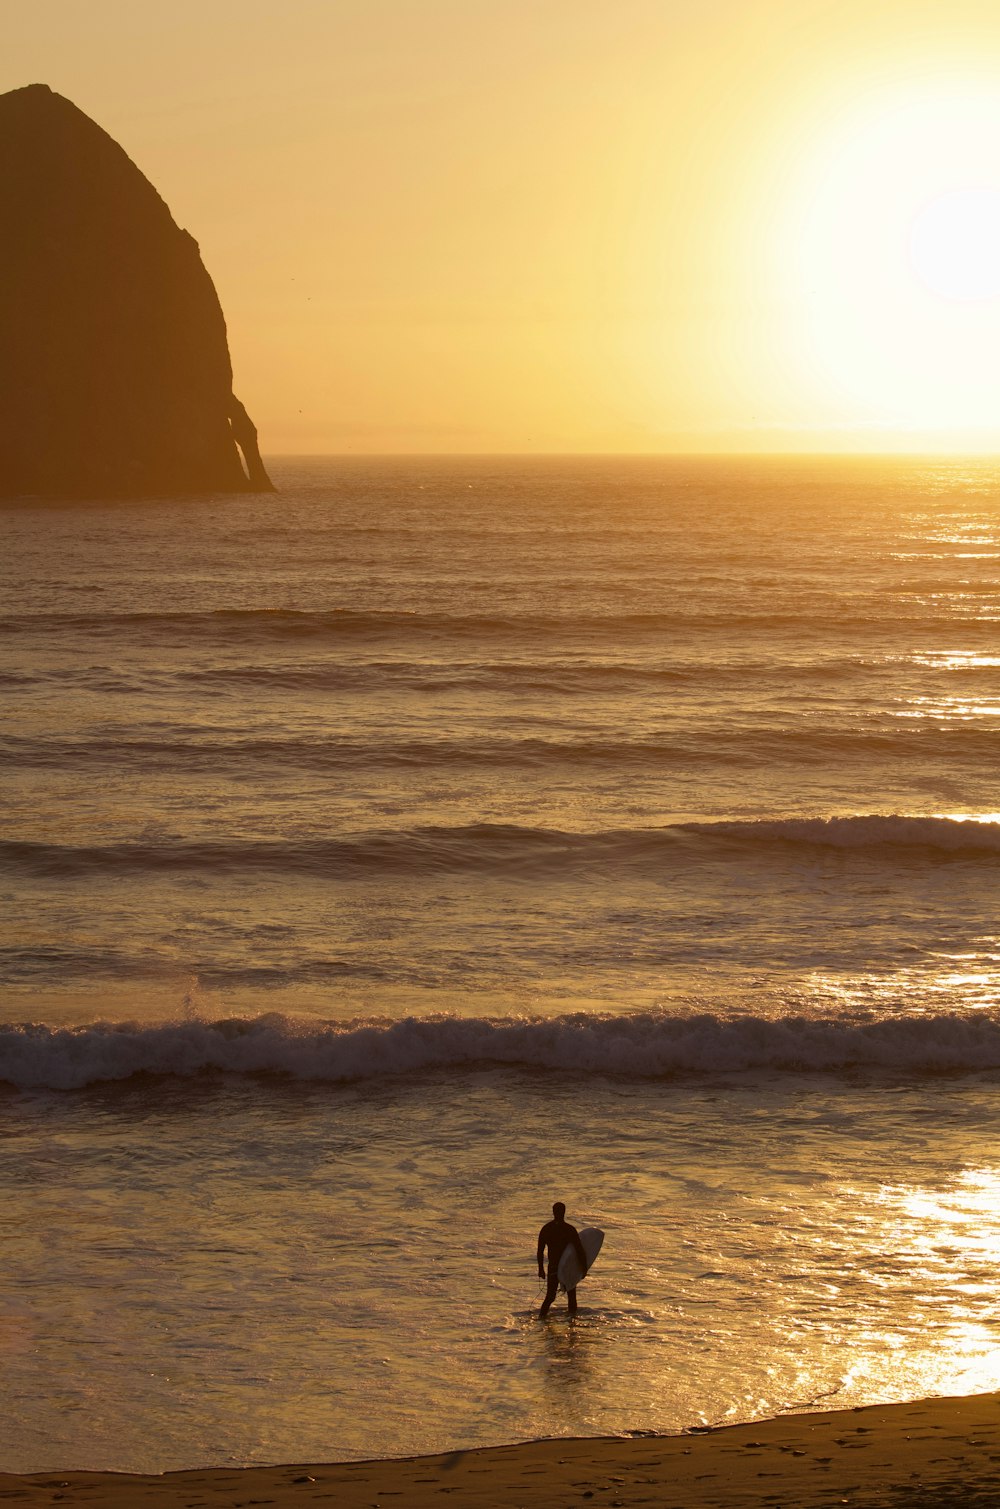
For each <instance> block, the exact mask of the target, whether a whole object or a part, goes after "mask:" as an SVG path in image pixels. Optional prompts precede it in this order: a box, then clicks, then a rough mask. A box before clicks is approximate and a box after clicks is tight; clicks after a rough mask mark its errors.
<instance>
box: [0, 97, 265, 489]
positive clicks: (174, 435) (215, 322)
mask: <svg viewBox="0 0 1000 1509" xmlns="http://www.w3.org/2000/svg"><path fill="white" fill-rule="evenodd" d="M0 224H2V225H3V236H2V239H0V356H2V374H0V496H2V497H16V496H19V495H22V494H42V495H47V496H70V497H149V496H164V495H170V494H176V493H201V492H264V491H273V488H272V486H271V482H270V479H269V478H268V475H267V472H266V471H265V469H264V465H263V463H262V461H261V459H260V452H259V451H258V449H257V432H256V430H255V429H254V426H253V423H252V421H251V420H250V417H249V415H248V414H247V412H246V410H245V408H244V407H243V405H242V404H241V403H240V401H239V399H238V398H236V397H235V395H234V393H233V370H232V363H231V362H230V359H229V343H228V341H227V338H226V322H225V319H224V317H223V314H222V308H221V306H220V304H219V299H218V295H217V294H216V292H215V286H214V284H213V283H212V280H211V278H210V277H209V275H208V273H207V272H206V270H205V267H204V265H203V263H202V260H201V254H200V252H199V250H198V243H197V242H196V241H195V240H194V238H193V237H192V236H190V235H189V234H188V232H187V231H185V230H181V228H180V227H179V226H178V225H176V224H175V222H174V220H173V217H172V216H171V214H170V211H169V209H168V208H167V206H166V205H165V204H164V202H163V200H162V199H161V198H160V196H159V194H158V193H157V192H156V190H155V189H154V188H153V185H152V184H151V183H150V182H149V180H148V179H147V178H145V177H144V176H143V174H142V173H141V172H140V171H139V169H138V168H137V167H136V165H135V163H134V162H132V160H131V158H129V157H128V156H126V154H125V152H123V151H122V149H121V147H119V146H118V144H117V142H115V141H113V140H112V139H111V137H110V136H108V134H107V132H105V131H102V130H101V128H100V126H98V125H96V124H95V123H94V122H93V121H92V120H90V118H89V117H88V116H86V115H84V114H83V112H82V111H81V110H78V109H77V107H76V106H75V105H74V104H72V103H71V102H70V101H69V100H67V99H64V98H63V97H62V96H61V95H59V94H55V93H53V91H52V90H51V89H49V88H48V87H47V86H46V85H44V84H31V85H29V86H28V87H27V88H25V89H14V90H11V92H10V93H9V94H3V95H0ZM241 454H242V460H241Z"/></svg>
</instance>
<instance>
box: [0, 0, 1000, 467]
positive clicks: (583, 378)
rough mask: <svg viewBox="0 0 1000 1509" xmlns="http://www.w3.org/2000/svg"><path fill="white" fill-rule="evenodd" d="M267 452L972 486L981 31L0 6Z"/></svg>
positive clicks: (989, 329) (14, 72) (984, 286)
mask: <svg viewBox="0 0 1000 1509" xmlns="http://www.w3.org/2000/svg"><path fill="white" fill-rule="evenodd" d="M36 82H41V83H47V84H49V85H51V87H52V88H53V89H56V90H58V91H59V92H60V93H62V94H65V95H67V96H68V97H69V98H70V99H72V100H74V101H75V103H76V104H77V105H79V106H80V108H81V109H83V110H84V111H86V113H87V114H88V115H91V116H92V117H93V118H94V119H95V120H96V121H98V122H99V124H101V125H102V126H103V127H104V128H105V129H106V130H107V131H109V132H110V134H111V135H112V136H114V137H115V138H116V140H118V141H119V142H120V143H121V144H122V146H123V147H124V148H125V150H126V151H127V152H128V153H129V155H130V156H131V157H132V158H133V159H134V161H135V162H137V163H138V165H139V166H140V168H142V170H143V172H145V173H146V175H147V177H149V178H150V179H151V180H152V181H153V183H154V184H155V185H156V187H157V188H158V189H159V191H160V193H161V194H162V195H163V197H164V198H165V199H166V201H167V203H168V204H169V205H170V207H171V209H172V211H173V213H174V217H175V219H176V220H177V221H178V222H179V223H180V224H181V225H183V226H185V227H186V228H187V229H188V230H190V231H191V232H192V234H193V235H194V236H195V238H196V239H197V240H198V242H199V243H200V245H201V248H202V254H203V256H204V259H205V262H206V265H207V266H208V269H209V271H210V272H211V274H212V276H213V278H214V279H215V283H216V286H217V288H218V290H219V295H220V298H221V300H222V304H223V308H224V310H225V312H226V316H227V320H228V324H229V333H230V346H231V349H232V354H233V362H234V366H235V369H236V390H237V392H238V393H239V394H240V396H241V397H242V398H243V400H244V402H245V403H246V404H247V407H248V408H249V409H250V412H251V413H252V415H253V416H254V418H255V420H256V422H257V425H258V427H259V429H260V432H261V442H262V447H263V449H264V450H265V453H270V454H276V453H280V452H286V453H287V452H298V453H303V452H314V453H315V452H326V451H351V452H382V451H395V452H411V451H430V452H435V451H471V452H477V451H512V452H519V451H558V452H573V451H598V452H613V451H784V450H806V451H858V450H904V451H917V452H921V451H923V452H926V451H947V450H952V451H954V450H959V451H962V450H994V449H1000V5H998V4H997V0H989V3H986V0H835V3H827V0H823V3H820V0H285V3H284V4H278V3H274V0H169V3H167V0H158V3H152V0H150V3H146V0H86V3H84V0H32V4H30V5H29V4H28V3H27V0H19V3H17V4H15V3H14V0H8V4H7V6H6V7H5V16H4V46H3V53H2V61H0V87H2V88H3V89H10V88H16V87H18V86H19V85H21V84H27V83H36Z"/></svg>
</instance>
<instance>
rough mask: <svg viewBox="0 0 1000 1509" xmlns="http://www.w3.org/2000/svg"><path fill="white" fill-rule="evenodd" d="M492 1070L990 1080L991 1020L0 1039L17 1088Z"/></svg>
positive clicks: (995, 1055)
mask: <svg viewBox="0 0 1000 1509" xmlns="http://www.w3.org/2000/svg"><path fill="white" fill-rule="evenodd" d="M498 1066H507V1067H517V1068H522V1069H529V1070H531V1069H547V1070H565V1071H570V1072H573V1073H575V1074H595V1075H598V1074H600V1075H613V1076H624V1077H627V1078H633V1079H656V1078H663V1077H670V1076H686V1075H702V1074H713V1073H728V1074H739V1073H748V1072H761V1071H766V1072H771V1073H779V1072H794V1071H797V1072H803V1071H805V1072H818V1071H825V1072H828V1073H836V1072H844V1071H857V1070H862V1071H863V1070H869V1071H880V1072H890V1073H894V1074H901V1075H904V1076H905V1075H914V1074H934V1073H938V1074H940V1073H960V1072H971V1071H979V1070H984V1069H1000V1015H997V1014H994V1013H991V1012H976V1013H975V1014H974V1015H970V1014H966V1015H962V1014H960V1013H957V1012H952V1013H948V1014H946V1015H942V1016H935V1017H925V1016H909V1017H896V1018H882V1019H865V1018H856V1019H844V1018H833V1017H822V1018H812V1017H806V1016H786V1017H780V1018H777V1019H769V1018H763V1017H755V1016H740V1017H721V1016H716V1015H713V1014H711V1013H701V1014H696V1015H684V1016H678V1015H668V1014H666V1013H662V1012H648V1013H635V1014H631V1015H623V1016H589V1015H583V1014H577V1015H573V1016H562V1017H556V1018H550V1019H542V1018H518V1019H513V1020H512V1019H502V1020H498V1019H493V1018H486V1017H471V1018H466V1017H455V1016H435V1017H429V1018H407V1019H406V1020H404V1021H396V1022H387V1021H368V1022H353V1023H347V1024H343V1025H338V1024H333V1023H323V1024H316V1023H314V1022H311V1021H303V1020H300V1019H295V1020H293V1019H290V1018H287V1017H283V1016H278V1015H268V1016H261V1017H248V1018H229V1019H225V1020H220V1021H216V1022H208V1021H204V1020H190V1021H181V1022H166V1023H158V1024H155V1025H140V1024H138V1023H135V1022H126V1023H118V1022H115V1023H109V1022H98V1023H95V1024H93V1025H91V1026H87V1027H48V1026H41V1025H36V1024H29V1025H21V1026H7V1027H2V1028H0V1081H2V1082H5V1083H7V1084H9V1085H13V1086H17V1087H19V1088H47V1089H52V1090H78V1089H83V1088H84V1087H86V1086H87V1085H93V1084H100V1083H102V1082H107V1081H115V1080H119V1081H120V1080H127V1079H130V1078H131V1077H132V1076H134V1075H140V1074H142V1075H160V1076H178V1077H182V1078H190V1077H193V1076H196V1075H201V1074H206V1073H211V1072H216V1073H226V1074H240V1075H246V1074H250V1075H280V1076H283V1077H286V1078H291V1079H297V1080H313V1081H327V1082H330V1083H338V1082H340V1083H343V1082H348V1081H357V1080H381V1079H384V1078H387V1077H389V1076H400V1075H407V1074H414V1073H420V1072H423V1071H427V1070H455V1071H462V1070H466V1069H474V1068H481V1067H498Z"/></svg>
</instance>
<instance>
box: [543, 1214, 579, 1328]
mask: <svg viewBox="0 0 1000 1509" xmlns="http://www.w3.org/2000/svg"><path fill="white" fill-rule="evenodd" d="M552 1215H553V1217H554V1219H553V1220H551V1221H546V1223H545V1225H544V1226H543V1227H542V1229H541V1231H540V1232H539V1233H538V1277H539V1278H544V1277H545V1261H544V1254H545V1249H546V1247H547V1248H548V1249H549V1279H548V1285H547V1286H546V1290H545V1298H544V1299H543V1300H542V1308H541V1309H540V1310H539V1312H538V1318H539V1320H544V1319H545V1317H546V1315H548V1313H549V1307H550V1306H551V1304H552V1301H553V1300H554V1299H555V1297H556V1294H557V1293H558V1290H559V1259H560V1258H561V1257H562V1255H563V1253H564V1252H565V1251H566V1248H567V1247H574V1248H575V1249H576V1255H577V1257H578V1258H579V1259H580V1267H581V1268H582V1269H583V1271H584V1273H586V1271H587V1254H586V1253H585V1252H584V1250H583V1243H582V1242H581V1241H580V1233H579V1232H578V1231H577V1229H576V1227H575V1226H571V1225H570V1224H569V1222H568V1221H567V1220H566V1207H565V1205H564V1204H563V1202H562V1201H561V1200H557V1201H556V1203H555V1204H554V1205H553V1207H552ZM566 1307H567V1309H568V1310H569V1313H570V1315H575V1314H576V1290H575V1289H567V1290H566Z"/></svg>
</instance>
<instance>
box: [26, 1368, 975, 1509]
mask: <svg viewBox="0 0 1000 1509" xmlns="http://www.w3.org/2000/svg"><path fill="white" fill-rule="evenodd" d="M442 1495H447V1496H448V1501H449V1502H450V1503H452V1504H454V1505H466V1504H468V1505H484V1506H485V1505H511V1506H524V1509H532V1506H535V1505H575V1504H580V1505H583V1504H590V1503H594V1504H595V1505H600V1504H604V1505H608V1506H611V1509H633V1506H638V1505H650V1504H655V1505H661V1506H664V1509H669V1506H677V1509H716V1506H718V1509H738V1506H744V1505H745V1506H756V1505H760V1506H770V1505H788V1506H796V1509H811V1506H813V1505H815V1506H827V1505H853V1506H866V1505H872V1506H875V1505H907V1506H909V1505H920V1506H927V1509H930V1506H933V1505H938V1504H941V1505H946V1504H955V1505H975V1506H980V1509H982V1506H990V1505H1000V1393H993V1394H980V1395H974V1396H971V1397H967V1398H951V1399H925V1400H918V1401H916V1402H914V1403H910V1404H895V1405H874V1406H872V1407H870V1408H864V1409H853V1410H834V1411H828V1412H824V1413H821V1414H805V1415H791V1416H785V1417H782V1418H779V1419H774V1420H765V1421H761V1422H758V1423H756V1424H750V1425H734V1426H726V1427H721V1428H711V1429H707V1430H705V1431H697V1432H692V1433H688V1434H684V1435H679V1436H645V1437H641V1438H633V1439H627V1438H622V1437H611V1438H608V1437H605V1438H596V1439H590V1440H550V1441H533V1442H528V1443H526V1444H523V1445H517V1446H501V1447H491V1448H487V1449H485V1450H481V1451H456V1452H452V1453H449V1454H447V1455H442V1456H428V1457H407V1458H403V1459H400V1460H395V1461H369V1462H347V1463H326V1464H309V1465H299V1466H281V1467H253V1468H245V1469H238V1470H233V1469H228V1468H213V1467H206V1468H202V1469H197V1470H194V1471H190V1472H172V1473H165V1474H163V1475H162V1476H155V1475H150V1476H139V1475H132V1474H127V1473H99V1472H98V1473H95V1472H47V1473H35V1474H32V1475H31V1476H27V1477H17V1476H12V1475H9V1474H3V1475H0V1499H2V1500H4V1501H7V1500H10V1501H15V1500H16V1501H17V1502H18V1503H22V1504H27V1505H31V1504H52V1503H62V1504H67V1505H76V1504H80V1505H87V1506H90V1509H130V1506H139V1509H141V1506H146V1505H148V1506H151V1509H160V1506H168V1505H169V1506H174V1505H176V1506H178V1509H180V1506H184V1509H213V1506H219V1509H222V1506H226V1509H229V1506H233V1509H241V1506H247V1509H249V1506H251V1505H272V1506H275V1509H285V1506H290V1505H296V1506H299V1505H303V1504H308V1503H319V1502H328V1503H329V1502H332V1503H335V1504H337V1505H342V1506H344V1509H355V1506H357V1509H373V1506H383V1509H384V1506H386V1505H388V1504H389V1503H391V1502H398V1503H400V1504H402V1505H407V1506H409V1505H414V1506H425V1505H431V1504H439V1503H441V1502H442V1498H441V1496H442Z"/></svg>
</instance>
